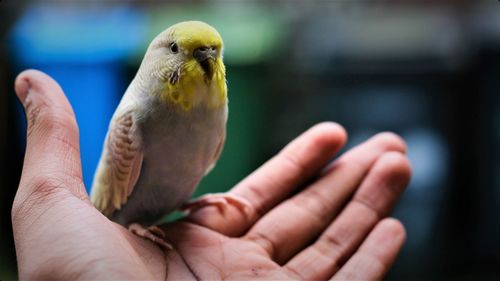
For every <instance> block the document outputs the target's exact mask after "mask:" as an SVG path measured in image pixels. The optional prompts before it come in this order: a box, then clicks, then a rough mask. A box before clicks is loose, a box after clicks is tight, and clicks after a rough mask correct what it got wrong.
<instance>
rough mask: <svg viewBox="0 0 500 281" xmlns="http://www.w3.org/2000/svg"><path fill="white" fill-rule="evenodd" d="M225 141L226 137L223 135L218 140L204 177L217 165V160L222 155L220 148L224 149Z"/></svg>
mask: <svg viewBox="0 0 500 281" xmlns="http://www.w3.org/2000/svg"><path fill="white" fill-rule="evenodd" d="M225 141H226V135H225V134H223V135H222V136H221V138H220V141H219V144H218V145H217V149H216V150H215V153H214V156H213V158H212V163H211V164H210V166H208V168H207V169H206V170H205V176H206V175H207V174H208V173H210V171H212V170H213V168H214V167H215V164H216V163H217V160H219V157H220V155H221V153H222V148H224V142H225Z"/></svg>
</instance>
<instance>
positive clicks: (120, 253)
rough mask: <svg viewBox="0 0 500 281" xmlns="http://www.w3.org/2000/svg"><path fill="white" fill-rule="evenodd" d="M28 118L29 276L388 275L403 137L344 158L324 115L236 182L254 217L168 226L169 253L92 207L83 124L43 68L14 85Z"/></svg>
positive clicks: (195, 219)
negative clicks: (86, 179) (84, 158)
mask: <svg viewBox="0 0 500 281" xmlns="http://www.w3.org/2000/svg"><path fill="white" fill-rule="evenodd" d="M15 88H16V92H17V95H18V97H19V99H20V101H21V102H22V103H23V105H24V107H25V111H26V115H27V120H28V133H27V148H26V155H25V161H24V167H23V173H22V178H21V181H20V184H19V189H18V191H17V194H16V198H15V201H14V205H13V208H12V221H13V228H14V238H15V244H16V252H17V258H18V266H19V276H20V279H22V280H27V279H29V280H31V279H49V278H50V279H65V280H73V279H93V280H95V279H171V280H189V279H200V280H219V279H231V280H244V279H251V280H259V279H264V280H269V279H274V280H277V279H279V280H283V279H300V280H325V279H342V280H345V279H357V280H377V279H382V278H383V276H384V275H385V274H386V273H387V271H388V270H389V268H390V267H391V265H392V264H393V262H394V260H395V258H396V255H397V253H398V252H399V250H400V248H401V246H402V245H403V242H404V240H405V231H404V228H403V226H402V225H401V223H400V222H398V221H397V220H395V219H392V218H386V216H387V215H388V214H389V211H390V210H391V208H392V207H393V205H394V204H395V203H396V202H397V200H398V198H399V197H400V195H401V193H402V192H403V190H404V188H405V186H406V185H407V183H408V180H409V178H410V165H409V162H408V160H407V158H406V156H405V154H404V153H405V149H406V148H405V144H404V143H403V142H402V140H401V139H400V138H399V137H397V136H395V135H393V134H390V133H382V134H378V135H376V136H374V137H372V138H371V139H369V140H368V141H366V142H365V143H363V144H361V145H359V146H357V147H355V148H353V149H351V150H350V151H348V152H346V153H345V154H343V155H341V156H340V157H339V158H337V160H336V161H335V162H334V163H333V164H329V159H331V157H333V156H334V155H335V153H336V152H338V150H339V149H340V148H341V147H342V146H343V144H344V143H345V140H346V134H345V132H344V130H343V129H342V128H341V127H340V126H339V125H337V124H334V123H322V124H319V125H316V126H314V127H313V128H311V129H309V130H308V131H306V132H305V133H303V134H302V135H301V136H299V137H298V138H297V139H295V140H293V141H292V142H291V143H290V144H289V145H288V146H286V147H285V148H284V149H283V150H282V151H281V152H279V153H278V154H277V155H276V156H275V157H274V158H272V159H271V160H269V161H268V162H267V163H265V164H264V165H262V167H260V168H259V169H257V170H256V171H255V172H254V173H252V174H251V175H249V176H248V177H247V178H246V179H244V180H243V181H241V182H240V183H239V184H238V185H237V186H235V187H234V188H233V189H231V191H229V193H230V194H234V195H238V196H241V197H243V198H245V199H247V200H248V201H249V202H250V203H251V205H252V214H251V216H250V217H248V216H246V215H244V214H242V213H241V210H239V209H238V208H236V207H233V206H230V207H229V208H228V209H227V210H226V212H225V213H221V212H220V210H219V209H218V208H216V207H214V206H207V207H204V208H202V209H200V210H198V211H197V212H194V213H193V214H191V215H190V216H189V217H187V218H186V219H183V220H179V221H176V222H173V223H170V224H166V225H162V226H161V227H162V228H163V229H164V230H165V233H166V235H167V237H166V238H167V241H169V243H171V245H172V246H173V248H174V249H173V250H172V251H164V250H163V249H161V248H160V247H159V246H158V245H155V244H154V243H152V242H150V241H148V240H145V239H142V238H140V237H137V236H135V235H133V234H131V233H130V232H129V231H127V230H126V229H125V228H124V227H122V226H120V225H118V224H116V223H114V222H112V221H110V220H109V219H107V218H106V217H105V216H103V215H102V214H101V213H100V212H99V211H97V210H96V209H95V208H94V207H93V206H92V205H91V204H90V201H89V198H88V195H87V194H86V192H85V188H84V186H83V183H82V176H81V162H80V151H79V144H78V127H77V123H76V120H75V117H74V114H73V111H72V109H71V106H70V104H69V102H68V101H67V99H66V98H65V96H64V94H63V92H62V90H61V88H60V87H59V86H58V85H57V83H56V82H55V81H54V80H52V79H51V78H50V77H49V76H47V75H45V74H43V73H41V72H38V71H33V70H29V71H25V72H23V73H21V74H20V75H19V76H18V78H17V80H16V84H15Z"/></svg>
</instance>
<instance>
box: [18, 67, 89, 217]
mask: <svg viewBox="0 0 500 281" xmlns="http://www.w3.org/2000/svg"><path fill="white" fill-rule="evenodd" d="M15 90H16V93H17V96H18V98H19V100H20V101H21V103H22V104H23V107H24V110H25V113H26V119H27V123H28V124H27V134H26V135H27V141H26V153H25V159H24V167H23V172H22V177H21V182H20V184H19V189H18V191H17V194H16V199H15V201H14V207H13V213H14V214H15V213H17V211H19V209H20V208H21V207H22V206H25V205H31V204H26V200H28V198H36V199H37V200H38V201H40V200H42V201H43V200H45V199H47V197H50V196H52V195H54V194H57V192H58V191H59V190H62V189H65V190H66V191H70V192H71V193H73V194H75V195H76V196H78V197H80V198H86V192H85V189H84V187H83V184H82V182H81V177H82V172H81V162H80V148H79V143H78V127H77V124H76V120H75V116H74V113H73V110H72V108H71V106H70V104H69V102H68V100H67V99H66V97H65V96H64V94H63V92H62V90H61V88H60V87H59V85H58V84H57V83H56V82H55V81H54V80H53V79H52V78H50V77H49V76H48V75H46V74H44V73H42V72H40V71H36V70H27V71H24V72H22V73H21V74H19V75H18V77H17V79H16V81H15ZM35 201H36V200H35ZM30 203H34V202H30Z"/></svg>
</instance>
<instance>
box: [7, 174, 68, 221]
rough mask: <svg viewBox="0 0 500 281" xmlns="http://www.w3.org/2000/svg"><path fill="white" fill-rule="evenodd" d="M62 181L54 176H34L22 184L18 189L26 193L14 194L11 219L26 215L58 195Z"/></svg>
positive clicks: (61, 187)
mask: <svg viewBox="0 0 500 281" xmlns="http://www.w3.org/2000/svg"><path fill="white" fill-rule="evenodd" d="M63 185H64V184H63V181H61V180H59V179H57V178H56V177H45V176H43V177H35V178H33V179H32V180H31V181H30V182H29V183H27V184H25V185H24V184H23V186H20V187H19V190H26V191H27V192H26V193H22V194H19V192H18V195H16V198H15V199H14V203H13V205H12V220H13V221H15V220H16V219H17V218H19V217H25V216H28V215H29V214H30V213H31V212H32V211H33V210H34V209H36V208H37V207H38V206H40V205H43V204H44V203H47V202H49V201H50V200H52V199H53V198H54V197H57V196H60V190H61V189H63Z"/></svg>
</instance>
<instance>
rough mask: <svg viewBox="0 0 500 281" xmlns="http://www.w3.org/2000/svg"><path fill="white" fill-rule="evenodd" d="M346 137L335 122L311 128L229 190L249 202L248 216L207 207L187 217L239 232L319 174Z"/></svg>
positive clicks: (218, 227)
mask: <svg viewBox="0 0 500 281" xmlns="http://www.w3.org/2000/svg"><path fill="white" fill-rule="evenodd" d="M345 140H346V134H345V131H344V129H343V128H342V127H341V126H339V125H337V124H335V123H321V124H318V125H316V126H314V127H312V128H311V129H309V130H308V131H306V132H305V133H303V134H302V135H301V136H299V137H298V138H297V139H295V140H294V141H292V142H291V143H290V144H289V145H287V146H286V147H285V148H284V149H283V150H282V151H281V152H280V153H279V154H278V155H276V156H275V157H274V158H272V159H271V160H269V161H268V162H267V163H265V164H264V165H262V166H261V167H260V168H259V169H257V170H256V171H255V172H254V173H252V174H251V175H249V176H248V177H247V178H246V179H244V180H243V181H241V182H240V183H239V184H238V185H237V186H236V187H234V188H233V189H232V190H231V191H230V193H231V194H232V195H235V196H237V197H241V198H243V199H245V200H246V201H248V202H250V204H251V207H250V209H251V210H252V211H251V213H250V214H247V217H245V216H244V214H242V213H241V212H240V211H239V210H238V209H237V208H228V209H227V211H226V212H225V213H224V214H221V213H219V212H218V210H217V209H216V208H212V207H209V208H203V209H200V210H199V211H197V212H195V213H193V214H192V215H191V216H190V220H191V221H193V222H195V223H197V224H200V225H203V226H206V227H209V228H211V229H213V230H215V231H218V232H221V233H223V234H226V235H230V236H238V235H241V234H242V233H244V232H245V231H246V230H247V229H248V228H249V227H250V226H251V225H252V224H253V223H254V222H255V221H256V220H258V219H259V218H260V217H261V216H262V215H263V214H265V213H267V212H268V211H269V210H270V209H271V208H272V207H274V206H275V205H277V204H278V203H279V202H281V201H282V200H283V199H284V198H287V197H288V196H290V194H291V193H293V192H294V191H295V190H296V189H297V188H298V187H299V186H301V185H302V184H303V183H304V182H305V181H307V180H308V179H310V178H311V177H312V176H313V175H316V174H318V173H319V172H320V170H321V169H322V168H323V167H325V165H326V164H327V163H328V162H329V161H330V160H331V159H332V157H333V156H334V155H335V153H337V151H338V150H339V149H340V148H341V147H342V146H343V145H344V143H345Z"/></svg>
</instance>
